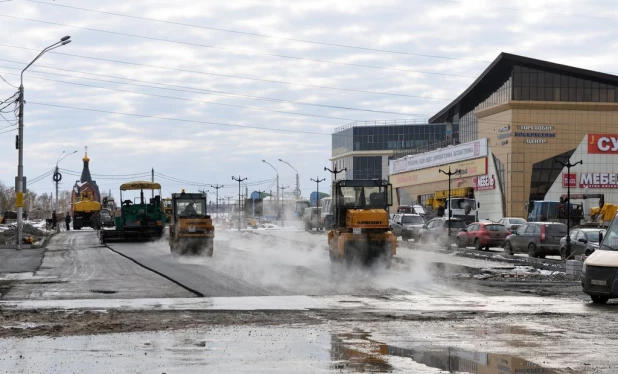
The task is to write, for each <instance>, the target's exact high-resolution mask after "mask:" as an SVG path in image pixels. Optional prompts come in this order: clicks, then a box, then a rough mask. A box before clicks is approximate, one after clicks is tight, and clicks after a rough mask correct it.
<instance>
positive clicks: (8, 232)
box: [0, 224, 51, 245]
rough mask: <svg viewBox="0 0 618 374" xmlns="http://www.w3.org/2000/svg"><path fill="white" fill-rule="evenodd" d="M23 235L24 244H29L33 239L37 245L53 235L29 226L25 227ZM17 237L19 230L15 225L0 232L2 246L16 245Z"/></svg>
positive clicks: (25, 225)
mask: <svg viewBox="0 0 618 374" xmlns="http://www.w3.org/2000/svg"><path fill="white" fill-rule="evenodd" d="M22 233H23V234H22V238H23V239H24V243H28V242H29V241H30V240H29V238H33V239H32V243H36V242H38V241H40V240H43V239H45V237H46V236H48V235H50V234H51V232H45V231H43V230H39V229H38V228H36V227H34V226H32V225H29V224H24V225H23V230H22ZM16 236H17V229H16V227H15V225H11V226H8V228H7V229H5V230H3V231H0V245H6V244H15V240H16V239H15V237H16Z"/></svg>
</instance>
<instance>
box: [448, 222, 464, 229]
mask: <svg viewBox="0 0 618 374" xmlns="http://www.w3.org/2000/svg"><path fill="white" fill-rule="evenodd" d="M448 222H449V221H448V220H447V221H444V227H448ZM451 228H456V229H465V228H466V223H465V222H464V221H455V220H451Z"/></svg>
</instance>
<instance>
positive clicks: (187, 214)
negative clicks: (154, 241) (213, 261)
mask: <svg viewBox="0 0 618 374" xmlns="http://www.w3.org/2000/svg"><path fill="white" fill-rule="evenodd" d="M169 229H170V238H169V243H170V251H171V252H172V254H174V255H176V254H179V255H201V254H203V253H205V254H206V256H208V257H211V256H212V254H213V250H214V238H215V227H214V226H213V225H212V219H211V218H210V216H209V215H208V213H207V212H206V195H205V194H203V193H188V192H185V190H182V192H181V193H174V194H172V221H171V223H170V225H169Z"/></svg>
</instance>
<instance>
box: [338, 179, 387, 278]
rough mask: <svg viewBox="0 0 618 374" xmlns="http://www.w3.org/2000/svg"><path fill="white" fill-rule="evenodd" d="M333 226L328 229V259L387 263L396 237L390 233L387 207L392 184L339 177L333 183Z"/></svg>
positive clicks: (347, 261) (369, 263)
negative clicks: (340, 178)
mask: <svg viewBox="0 0 618 374" xmlns="http://www.w3.org/2000/svg"><path fill="white" fill-rule="evenodd" d="M332 189H333V194H332V198H333V208H332V210H333V214H334V217H333V225H332V228H331V229H330V231H329V232H328V249H329V254H330V259H331V261H332V262H338V261H343V260H345V262H346V263H347V264H353V263H360V264H363V265H371V264H372V263H373V262H374V261H375V260H381V261H383V262H384V263H385V264H386V266H387V267H389V266H390V264H391V261H392V258H393V255H395V253H396V245H397V244H396V243H397V239H396V237H395V236H394V235H393V233H392V232H391V228H390V225H389V220H388V207H389V206H391V205H392V186H391V184H390V183H387V182H385V181H381V180H340V181H337V182H334V183H333V186H332Z"/></svg>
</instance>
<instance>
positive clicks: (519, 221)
mask: <svg viewBox="0 0 618 374" xmlns="http://www.w3.org/2000/svg"><path fill="white" fill-rule="evenodd" d="M509 223H512V224H515V225H523V224H524V223H526V220H525V219H522V218H509Z"/></svg>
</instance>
